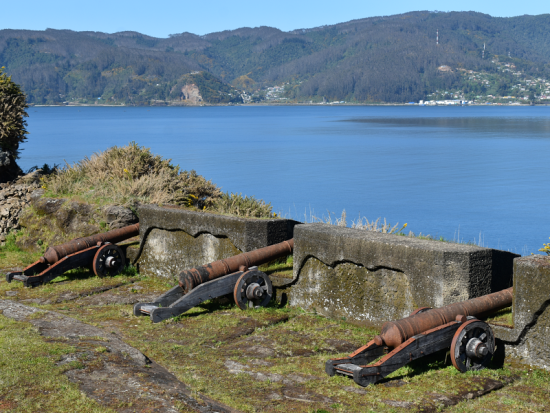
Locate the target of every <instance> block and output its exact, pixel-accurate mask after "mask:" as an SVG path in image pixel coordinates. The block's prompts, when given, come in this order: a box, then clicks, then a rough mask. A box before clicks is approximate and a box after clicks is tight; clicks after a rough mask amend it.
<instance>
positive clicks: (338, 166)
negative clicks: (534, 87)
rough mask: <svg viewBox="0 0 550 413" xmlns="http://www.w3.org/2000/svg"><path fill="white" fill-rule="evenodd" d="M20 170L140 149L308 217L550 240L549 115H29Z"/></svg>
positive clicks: (104, 111)
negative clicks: (111, 151)
mask: <svg viewBox="0 0 550 413" xmlns="http://www.w3.org/2000/svg"><path fill="white" fill-rule="evenodd" d="M29 115H30V116H29V119H28V130H29V131H30V135H29V137H28V142H26V143H25V144H24V145H23V146H22V148H23V151H22V155H21V159H20V165H21V167H22V168H23V169H27V168H30V167H31V166H33V165H42V164H43V163H45V162H47V163H49V164H53V163H57V164H64V162H65V161H67V162H68V163H73V162H76V161H78V160H80V159H82V158H83V157H84V156H90V155H91V154H92V153H94V152H97V151H103V150H105V149H107V148H108V147H110V146H113V145H119V146H120V145H126V144H128V142H130V141H136V142H137V143H139V144H140V145H143V146H147V147H150V148H151V149H152V151H153V153H156V154H160V155H162V156H163V157H167V158H171V159H172V160H173V162H174V163H176V164H179V165H180V166H181V168H182V169H188V170H189V169H195V170H196V171H197V172H198V173H199V174H201V175H204V176H205V177H206V178H207V179H211V180H212V181H213V182H215V183H216V184H218V185H219V186H221V187H222V189H223V190H224V191H229V192H242V193H243V195H244V194H246V195H254V196H256V197H257V198H262V199H264V200H266V201H268V202H271V204H272V205H273V207H274V211H279V212H282V214H283V215H285V216H287V217H291V218H294V219H298V220H301V221H304V220H308V221H310V220H311V219H312V216H316V217H319V218H322V217H323V216H325V217H326V216H327V215H328V214H329V213H330V214H331V215H332V218H333V219H334V217H339V216H340V214H341V212H342V210H343V209H345V210H346V212H347V217H348V224H350V223H351V221H352V220H354V219H357V218H358V217H359V214H360V215H361V216H364V217H367V218H368V219H369V220H371V219H376V218H378V217H382V218H384V217H385V218H387V220H388V221H389V222H391V223H397V222H399V223H400V224H403V223H405V222H407V223H408V228H407V229H408V230H409V229H410V230H412V231H414V232H415V233H418V232H422V233H423V234H431V235H434V236H443V237H445V238H448V239H451V240H452V239H455V240H461V241H475V242H476V243H478V244H482V245H483V246H488V247H492V248H499V249H504V250H510V251H513V252H516V253H519V254H522V255H525V254H529V253H531V252H535V253H536V252H537V250H538V249H539V248H541V247H542V243H543V242H547V241H549V240H548V237H549V236H550V209H549V205H550V191H549V188H550V169H549V165H550V162H549V159H550V108H547V107H365V106H354V107H343V106H341V107H333V106H331V107H323V106H316V107H307V106H306V107H295V106H288V107H197V108H176V107H174V108H170V107H169V108H146V107H143V108H129V107H125V108H123V107H33V108H30V109H29Z"/></svg>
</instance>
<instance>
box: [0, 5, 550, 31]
mask: <svg viewBox="0 0 550 413" xmlns="http://www.w3.org/2000/svg"><path fill="white" fill-rule="evenodd" d="M417 10H430V11H434V10H439V11H477V12H481V13H486V14H490V15H491V16H498V17H510V16H519V15H523V14H532V15H536V14H545V13H548V12H550V8H549V7H548V3H546V1H543V0H523V1H502V0H498V1H497V0H483V1H479V0H475V1H474V0H462V1H456V0H446V1H444V0H440V1H435V0H416V1H414V2H411V1H409V0H387V1H372V0H370V1H369V0H362V1H361V0H338V1H336V0H277V1H274V0H268V1H265V0H263V1H262V0H254V1H252V0H233V1H230V0H202V1H201V0H195V1H192V0H157V1H155V2H152V1H144V0H133V1H128V0H109V1H106V0H94V1H90V0H80V1H74V0H71V1H67V0H48V1H44V0H26V1H25V2H24V3H21V2H18V1H9V2H4V4H2V7H1V9H0V13H1V14H0V29H28V30H45V29H46V28H52V29H70V30H75V31H100V32H106V33H115V32H119V31H126V30H130V31H137V32H140V33H143V34H147V35H149V36H154V37H168V35H170V34H176V33H182V32H190V33H194V34H198V35H203V34H207V33H212V32H218V31H223V30H232V29H237V28H239V27H258V26H271V27H276V28H278V29H281V30H284V31H289V30H294V29H302V28H312V27H317V26H322V25H327V24H336V23H341V22H346V21H349V20H354V19H361V18H365V17H373V16H387V15H392V14H399V13H406V12H409V11H417Z"/></svg>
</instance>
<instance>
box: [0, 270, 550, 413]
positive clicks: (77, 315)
mask: <svg viewBox="0 0 550 413" xmlns="http://www.w3.org/2000/svg"><path fill="white" fill-rule="evenodd" d="M5 271H6V269H4V272H5ZM0 273H2V270H0ZM169 287H170V285H169V284H168V283H167V281H165V280H164V279H157V278H147V277H141V276H139V274H127V275H120V276H117V277H113V278H109V279H99V278H97V277H95V276H94V275H93V274H91V273H89V272H87V271H74V272H72V273H70V274H68V275H67V276H64V277H59V278H58V279H56V280H54V281H53V282H51V283H49V284H46V285H43V286H40V287H37V288H34V289H28V288H24V287H23V285H22V284H21V283H17V282H13V283H11V284H8V283H6V282H5V281H4V277H2V280H1V281H0V311H1V312H2V315H0V346H2V341H1V340H2V338H1V336H2V332H7V331H12V330H10V329H15V330H13V331H20V332H19V333H17V334H21V335H24V334H30V336H29V337H30V338H28V339H25V340H26V341H27V342H28V341H29V340H31V339H32V340H36V341H35V342H36V343H37V344H35V345H34V346H36V347H39V348H41V349H42V350H40V351H37V356H40V357H42V358H43V360H42V359H41V360H42V362H43V363H46V364H45V366H47V367H44V369H52V370H51V371H52V373H48V374H49V375H57V376H55V377H57V379H56V382H59V383H61V382H62V380H68V382H67V383H68V384H67V385H64V386H68V387H67V388H70V386H74V389H75V391H79V392H80V393H81V394H82V397H84V398H85V400H84V401H82V400H80V401H79V403H84V402H85V401H89V404H85V406H87V407H85V408H84V407H82V408H79V411H110V412H112V411H116V412H134V411H135V412H148V411H151V412H153V411H155V412H187V411H199V412H214V411H217V412H226V411H227V412H229V411H246V412H254V411H257V412H280V411H284V412H287V411H297V412H319V413H320V412H354V411H357V412H364V411H374V412H386V411H388V412H390V411H449V412H459V411H460V412H462V411H493V412H509V411H510V412H515V411H518V412H519V411H522V412H524V411H531V412H546V411H550V402H549V401H548V400H550V373H549V372H545V371H542V370H537V369H531V368H529V367H527V366H524V365H520V364H517V363H516V362H515V361H514V360H512V359H511V360H505V361H502V360H500V361H499V360H495V361H494V363H493V365H491V367H490V368H489V369H486V370H484V371H481V372H470V373H466V374H460V373H459V372H458V371H456V370H455V369H454V367H453V366H452V365H451V364H450V360H449V357H446V354H445V353H444V352H443V353H441V354H438V355H435V356H433V357H429V358H425V359H421V360H419V361H417V362H414V363H411V364H410V365H408V366H406V367H404V368H401V369H400V370H398V371H396V372H395V373H394V374H392V375H391V376H390V377H389V378H387V379H386V380H384V381H383V382H381V383H379V384H377V385H375V386H370V387H367V388H363V387H359V386H357V385H356V384H355V383H354V382H353V381H352V380H349V379H347V378H345V377H332V378H331V377H328V376H327V375H326V374H325V372H324V363H325V361H326V360H327V359H328V358H334V357H339V356H340V357H341V356H344V355H347V354H349V353H350V352H352V351H353V350H355V349H356V348H358V347H360V346H361V345H363V344H365V343H366V342H367V341H369V340H370V339H371V338H372V337H373V336H374V335H375V334H377V331H375V330H371V329H365V328H362V327H357V326H354V325H351V324H348V323H346V322H345V320H330V319H326V318H322V317H320V316H318V315H316V314H309V313H305V312H303V311H301V310H300V309H296V308H288V307H284V308H279V307H277V306H276V305H273V306H271V307H268V308H262V309H257V310H249V311H244V312H243V311H241V310H239V309H237V308H236V307H235V305H234V304H232V303H231V302H230V301H229V300H227V301H226V302H223V301H221V302H220V301H217V302H207V303H204V304H203V305H201V306H199V307H196V308H194V309H193V310H191V311H189V312H188V313H187V314H185V315H182V316H180V317H178V318H177V319H173V320H168V321H165V322H162V323H158V324H152V323H151V322H150V320H149V318H148V317H135V316H133V315H132V305H133V304H134V303H136V302H143V301H149V300H151V299H152V298H153V297H155V296H157V295H158V294H160V293H162V292H164V291H166V290H167V289H168V288H169ZM10 320H11V321H10ZM2 322H3V323H4V324H3V325H2V324H1V323H2ZM10 323H12V324H10ZM18 328H19V329H20V330H16V329H18ZM13 334H14V333H12V334H11V338H12V339H13ZM3 346H4V347H5V346H9V345H8V344H4V345H3ZM56 346H64V347H62V348H63V350H59V349H58V350H55V351H53V350H51V351H48V350H47V349H49V348H50V347H51V348H57V347H56ZM44 349H46V350H44ZM18 351H20V356H19V357H21V359H22V360H24V359H25V357H27V356H29V355H33V353H32V350H28V352H29V354H27V353H25V351H26V350H25V351H23V350H21V349H19V350H18ZM8 353H10V351H7V349H6V348H3V349H2V352H1V354H2V355H0V365H2V366H4V367H2V370H0V411H40V409H39V408H38V409H37V407H36V406H43V404H41V403H55V400H56V399H55V397H53V396H50V395H48V394H45V393H44V392H46V393H47V392H52V393H55V392H54V391H52V390H49V388H48V390H46V389H45V388H44V387H43V386H44V384H43V383H42V382H40V384H37V383H34V384H33V383H29V382H27V381H25V380H23V379H22V378H21V377H20V378H19V379H18V380H19V382H18V381H17V380H16V379H12V378H11V376H10V375H9V374H8V373H7V372H10V371H11V370H10V369H9V368H8V367H9V365H10V364H9V363H10V360H9V359H8V358H7V357H8V356H7V354H8ZM18 354H19V353H18ZM2 357H6V358H5V359H2ZM11 362H13V361H11ZM21 363H23V362H21ZM6 366H8V367H6ZM14 366H17V364H14ZM14 369H15V368H14ZM15 370H16V369H15ZM2 372H4V373H2ZM10 374H12V375H14V377H16V376H17V372H16V371H15V372H13V373H10ZM3 375H4V377H2V376H3ZM10 380H11V381H10ZM16 382H18V383H20V384H19V385H14V384H13V383H16ZM9 383H12V384H11V385H10V384H9ZM40 386H42V387H40ZM37 388H40V389H43V390H42V393H41V392H40V391H37ZM52 397H53V398H52ZM67 397H68V396H67ZM75 397H76V396H75ZM45 400H47V402H46V401H45ZM52 406H53V405H52ZM42 411H74V410H71V406H69V405H67V406H66V408H65V409H64V408H63V407H60V408H57V407H56V408H54V407H52V408H51V409H46V410H42Z"/></svg>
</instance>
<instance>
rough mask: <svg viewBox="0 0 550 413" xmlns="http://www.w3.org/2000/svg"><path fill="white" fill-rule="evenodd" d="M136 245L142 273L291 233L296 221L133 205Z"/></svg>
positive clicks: (175, 269) (173, 268)
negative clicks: (137, 229) (138, 240)
mask: <svg viewBox="0 0 550 413" xmlns="http://www.w3.org/2000/svg"><path fill="white" fill-rule="evenodd" d="M138 215H139V223H140V238H141V246H140V252H139V256H138V258H137V259H136V261H137V265H138V266H139V271H140V273H142V274H146V275H158V276H164V277H175V276H176V275H177V274H178V273H179V272H181V271H183V270H185V269H189V268H192V267H196V266H200V265H204V264H207V263H210V262H213V261H216V260H219V259H223V258H227V257H231V256H233V255H236V254H240V253H241V252H247V251H252V250H255V249H258V248H262V247H265V246H268V245H272V244H276V243H278V242H282V241H285V240H287V239H290V238H292V231H293V228H294V225H296V223H297V222H296V221H292V220H287V219H246V218H236V217H229V216H224V215H215V214H209V213H204V212H194V211H188V210H185V209H179V208H161V207H157V206H154V205H144V206H141V207H139V209H138Z"/></svg>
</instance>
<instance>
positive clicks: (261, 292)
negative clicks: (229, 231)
mask: <svg viewBox="0 0 550 413" xmlns="http://www.w3.org/2000/svg"><path fill="white" fill-rule="evenodd" d="M293 248H294V240H293V239H290V240H288V241H283V242H280V243H278V244H274V245H270V246H268V247H264V248H259V249H257V250H254V251H250V252H244V253H242V254H239V255H234V256H233V257H229V258H226V259H223V260H218V261H215V262H212V263H210V264H207V265H203V266H201V267H197V268H193V269H190V270H186V271H182V272H181V273H180V274H179V275H178V278H179V283H178V285H176V286H175V287H173V288H172V289H170V290H168V291H167V292H166V293H164V294H162V295H161V296H160V297H158V298H157V299H156V300H155V301H153V302H151V303H137V304H136V305H134V315H135V316H141V315H149V317H150V318H151V321H152V322H153V323H158V322H160V321H162V320H166V319H167V318H171V317H176V316H178V315H180V314H183V313H184V312H186V311H188V310H190V309H191V308H193V307H195V306H196V305H199V304H200V303H202V302H203V301H206V300H210V299H213V298H218V297H222V296H224V295H228V294H233V299H234V300H235V303H236V304H237V306H238V307H239V308H240V309H241V310H245V309H246V308H250V307H265V306H266V305H267V304H268V303H269V301H271V297H272V296H273V285H272V284H271V280H270V279H269V277H268V276H267V275H266V274H264V273H263V272H261V271H259V270H258V268H257V266H258V265H261V264H265V263H267V262H269V261H273V260H275V259H277V258H280V257H284V256H287V255H289V254H292V250H293Z"/></svg>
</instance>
